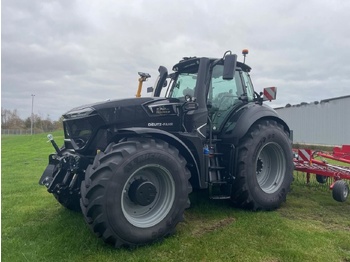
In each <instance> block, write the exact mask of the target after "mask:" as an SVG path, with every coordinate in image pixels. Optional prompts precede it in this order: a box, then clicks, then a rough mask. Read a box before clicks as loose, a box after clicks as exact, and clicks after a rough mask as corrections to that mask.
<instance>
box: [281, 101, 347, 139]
mask: <svg viewBox="0 0 350 262" xmlns="http://www.w3.org/2000/svg"><path fill="white" fill-rule="evenodd" d="M275 110H276V111H277V113H278V114H279V116H280V117H281V118H282V119H283V120H284V121H286V122H287V124H288V125H289V128H290V129H291V130H293V142H294V143H302V144H318V145H344V144H350V95H349V96H342V97H336V98H330V99H325V100H321V101H320V102H318V101H316V102H312V103H301V104H299V105H287V106H286V107H280V108H275Z"/></svg>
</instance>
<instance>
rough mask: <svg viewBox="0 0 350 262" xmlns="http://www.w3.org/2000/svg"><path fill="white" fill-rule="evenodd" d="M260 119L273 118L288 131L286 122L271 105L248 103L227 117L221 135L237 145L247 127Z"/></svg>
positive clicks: (225, 139)
mask: <svg viewBox="0 0 350 262" xmlns="http://www.w3.org/2000/svg"><path fill="white" fill-rule="evenodd" d="M261 119H273V120H275V121H276V122H277V123H279V124H281V125H283V127H284V129H285V130H286V131H287V132H288V133H290V129H289V127H288V125H287V123H286V122H284V121H283V120H282V119H281V118H280V117H279V116H278V114H277V113H276V111H275V110H273V109H272V108H271V107H269V106H267V105H259V104H248V105H246V106H245V107H243V108H241V109H239V110H238V111H237V112H235V113H234V114H233V115H231V116H230V117H229V118H228V120H227V121H226V123H225V125H224V127H223V129H222V131H221V137H222V139H223V140H224V141H230V142H231V143H233V144H234V145H235V146H237V145H238V143H239V140H240V139H242V138H243V136H244V135H245V134H246V133H247V132H248V130H249V128H250V127H251V126H252V125H253V124H254V123H255V122H256V121H258V120H261Z"/></svg>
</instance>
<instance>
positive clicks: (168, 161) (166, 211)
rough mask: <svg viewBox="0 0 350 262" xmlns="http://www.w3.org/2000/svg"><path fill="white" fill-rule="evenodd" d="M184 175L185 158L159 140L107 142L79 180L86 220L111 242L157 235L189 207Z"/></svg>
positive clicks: (134, 243) (125, 243)
mask: <svg viewBox="0 0 350 262" xmlns="http://www.w3.org/2000/svg"><path fill="white" fill-rule="evenodd" d="M189 178H190V172H189V171H188V169H187V168H186V161H185V159H184V158H183V157H182V156H181V155H180V154H179V151H178V150H177V149H176V148H174V147H172V146H171V145H169V144H167V143H166V142H164V141H161V140H154V139H146V138H144V139H141V138H140V139H137V138H134V139H130V140H128V141H126V142H121V143H119V144H114V143H112V144H110V145H109V146H108V147H107V148H106V150H105V152H104V153H100V154H98V155H97V156H96V158H95V161H94V163H93V165H90V166H89V167H88V169H87V170H86V176H85V181H83V183H82V186H81V208H82V211H83V214H84V217H85V220H86V222H87V223H88V225H89V226H90V228H91V229H92V231H93V232H95V233H96V234H97V235H98V236H99V237H101V238H102V239H103V240H104V241H105V242H108V243H111V244H112V245H114V246H115V247H120V246H128V247H134V246H140V245H144V244H147V243H150V242H153V241H156V240H159V239H162V238H163V237H165V236H167V235H169V234H171V233H172V232H173V231H174V229H175V227H176V225H177V224H178V223H179V222H180V221H182V220H183V213H184V210H185V208H187V207H189V200H188V195H189V193H190V192H191V191H192V188H191V186H190V184H189V182H188V180H189Z"/></svg>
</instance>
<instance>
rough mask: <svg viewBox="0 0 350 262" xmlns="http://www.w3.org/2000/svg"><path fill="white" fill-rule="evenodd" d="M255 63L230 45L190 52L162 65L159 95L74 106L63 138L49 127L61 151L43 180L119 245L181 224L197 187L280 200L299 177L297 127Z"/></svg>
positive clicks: (252, 203)
mask: <svg viewBox="0 0 350 262" xmlns="http://www.w3.org/2000/svg"><path fill="white" fill-rule="evenodd" d="M250 70H251V68H250V67H249V66H248V65H246V64H245V63H241V62H238V61H237V55H234V54H232V53H231V52H230V51H228V52H226V53H225V54H224V56H223V57H222V58H207V57H200V58H199V57H186V58H183V60H181V61H180V62H178V63H177V64H176V65H175V66H174V67H173V72H172V73H171V74H168V71H167V69H166V68H165V67H163V66H160V67H159V77H158V78H157V80H156V83H155V85H154V87H152V88H149V91H151V92H152V94H153V95H152V96H151V97H140V98H130V99H123V100H110V101H107V102H102V103H97V104H92V105H85V106H81V107H77V108H74V109H72V110H70V111H69V112H67V113H66V114H64V115H63V117H64V120H63V127H64V137H65V139H64V145H63V146H62V147H61V148H59V147H58V146H57V144H56V143H55V141H54V140H53V138H52V136H50V135H49V136H48V137H49V139H50V140H51V142H52V144H53V146H54V147H55V150H56V152H55V153H54V154H51V155H50V156H49V164H48V166H47V168H46V170H45V171H44V173H43V175H42V176H41V178H40V181H39V183H40V184H42V185H45V186H46V187H47V188H48V192H50V193H52V194H53V195H54V196H55V198H56V199H57V200H58V202H59V203H61V204H62V205H63V206H64V207H66V208H68V209H71V210H76V211H80V210H81V211H82V213H83V215H84V218H85V220H86V222H87V224H88V225H89V227H90V228H91V230H92V231H93V232H94V233H96V234H97V236H99V237H101V238H102V239H103V240H104V241H105V242H107V243H111V244H112V245H114V246H115V247H121V246H127V247H135V246H139V245H144V244H147V243H150V242H153V241H155V240H159V239H162V238H164V237H165V236H167V235H170V234H171V233H173V232H174V230H175V227H176V225H177V224H178V223H179V222H180V221H182V220H183V219H184V211H185V209H186V208H188V207H189V206H190V201H189V194H190V193H191V192H192V190H195V189H207V190H208V196H209V197H210V198H212V199H230V200H231V201H232V203H233V204H234V205H235V206H238V207H241V208H245V209H250V210H273V209H276V208H278V207H279V206H280V205H281V203H282V202H284V201H285V200H286V195H287V193H288V191H289V190H290V185H291V182H292V172H293V156H292V149H291V140H290V130H289V128H288V126H287V124H286V123H285V122H284V121H283V120H281V119H280V118H279V117H278V115H277V113H276V112H275V111H274V110H273V109H272V108H270V107H269V106H267V105H265V104H264V103H263V100H265V99H264V96H263V93H262V92H261V93H257V92H255V91H254V88H253V85H252V82H251V79H250V75H249V72H250ZM275 91H276V90H275V88H270V89H269V90H267V92H266V94H267V95H269V96H270V95H272V97H273V95H274V92H275Z"/></svg>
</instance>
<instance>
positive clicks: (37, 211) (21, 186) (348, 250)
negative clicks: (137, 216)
mask: <svg viewBox="0 0 350 262" xmlns="http://www.w3.org/2000/svg"><path fill="white" fill-rule="evenodd" d="M54 136H55V138H56V140H57V143H58V144H59V145H61V144H62V141H63V136H62V133H60V132H58V133H55V134H54ZM46 141H47V139H46V135H45V134H41V135H33V136H29V135H28V136H3V137H2V152H1V153H2V155H1V156H2V165H1V167H2V174H1V201H2V203H1V204H2V205H1V215H2V219H1V229H2V232H1V234H2V237H1V248H2V250H1V258H2V260H3V261H84V262H88V261H266V262H274V261H313V262H314V261H350V219H349V217H350V204H349V202H350V200H348V201H347V202H344V203H338V202H335V201H334V200H333V199H332V197H331V193H330V191H329V190H328V189H327V185H325V186H319V185H317V186H316V185H314V184H310V185H308V186H306V185H305V183H304V182H305V181H304V180H303V179H302V178H301V177H302V176H299V178H298V179H297V180H296V181H295V182H294V184H293V186H292V191H291V192H290V194H289V195H288V199H287V202H286V203H284V204H283V205H282V207H281V208H280V209H279V210H277V211H273V212H249V211H244V210H240V209H235V208H233V207H232V206H231V205H230V203H229V202H228V201H218V200H216V201H214V200H209V199H208V198H207V196H206V193H205V192H197V193H193V194H192V195H191V202H192V207H191V208H190V209H188V210H187V211H186V213H185V218H186V219H185V221H184V222H183V223H180V224H179V225H178V226H177V231H176V234H175V235H173V236H171V237H168V238H166V239H165V240H164V241H162V242H159V243H155V244H153V245H149V246H145V247H141V248H137V249H134V250H127V249H118V250H116V249H114V248H112V247H111V246H108V245H106V244H104V243H103V242H102V241H101V240H100V239H98V238H97V237H95V236H94V235H93V234H92V233H91V232H90V231H89V229H88V227H87V226H86V225H85V222H84V219H83V217H82V215H81V214H79V213H75V212H71V211H68V210H66V209H65V208H63V207H62V206H60V204H58V203H57V202H56V200H55V199H54V197H53V196H52V195H51V194H49V193H47V191H46V189H45V187H42V186H39V185H38V180H39V178H40V176H41V174H42V172H43V170H44V169H45V167H46V165H47V161H48V154H49V153H51V152H52V151H53V148H52V146H51V145H50V144H49V143H46Z"/></svg>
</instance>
